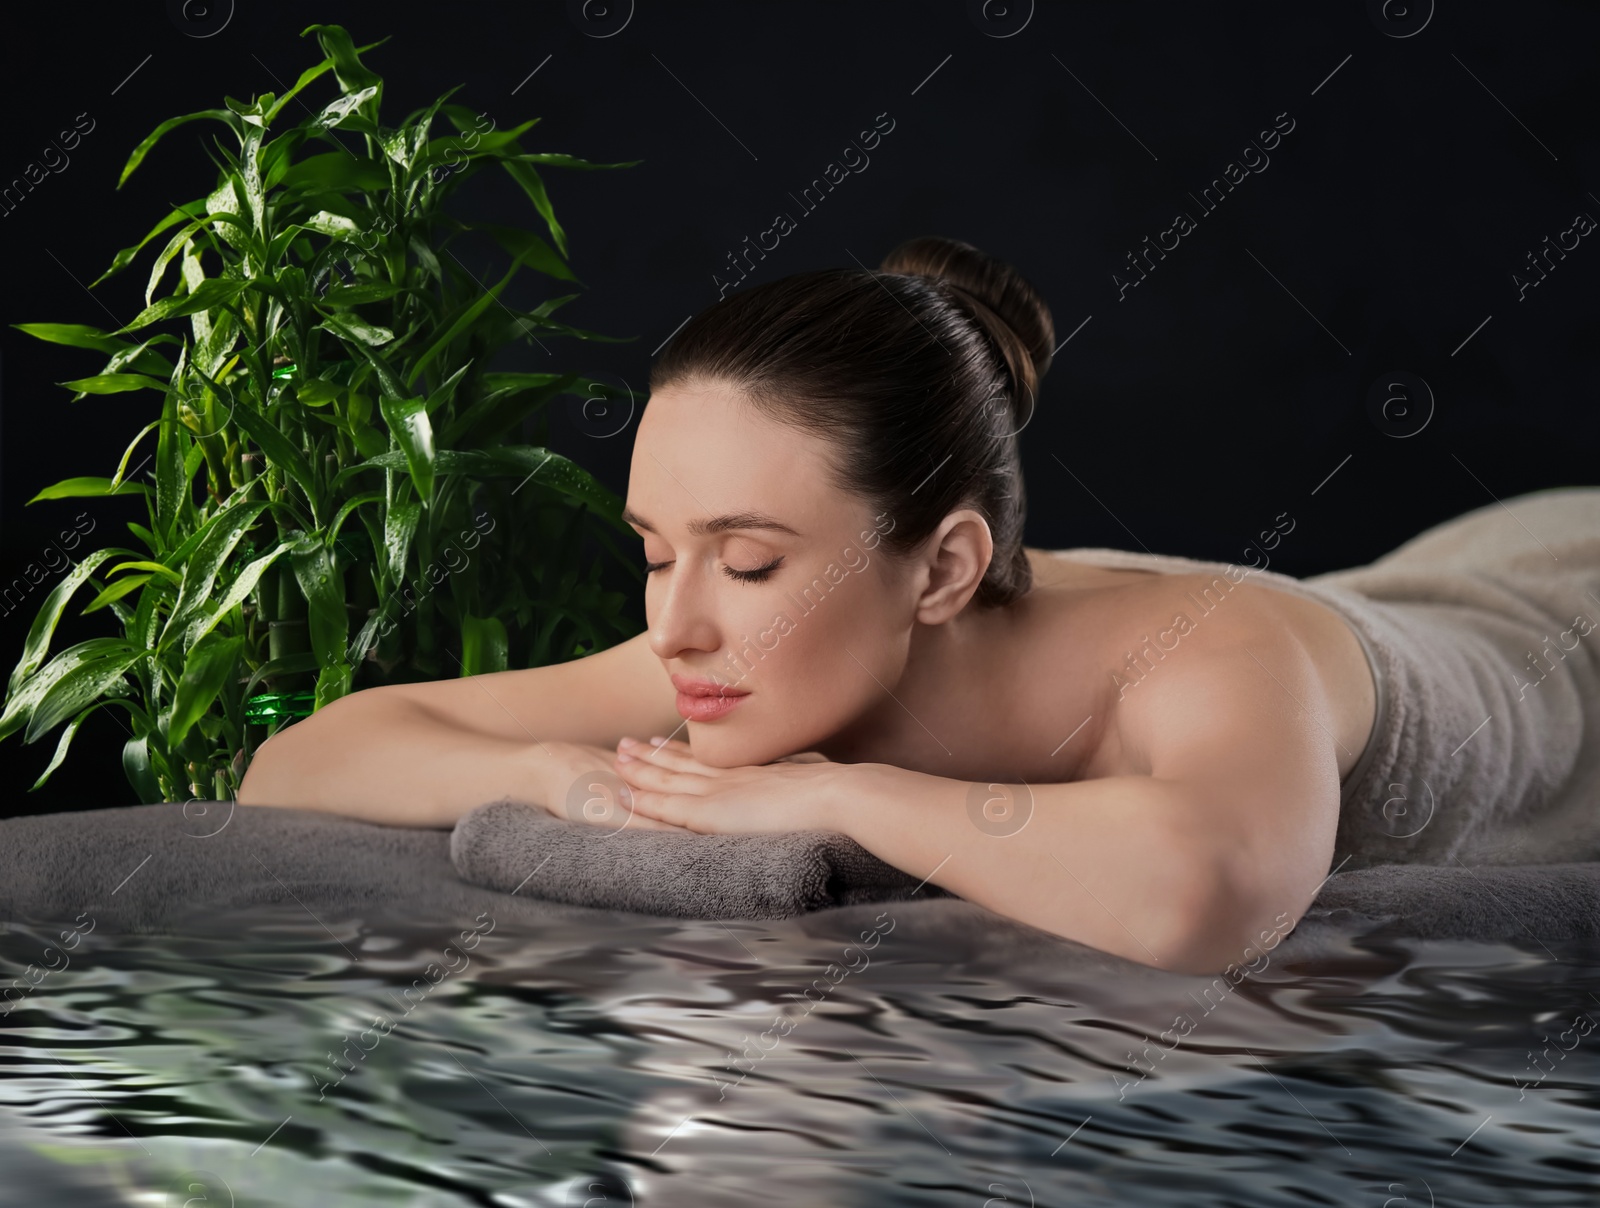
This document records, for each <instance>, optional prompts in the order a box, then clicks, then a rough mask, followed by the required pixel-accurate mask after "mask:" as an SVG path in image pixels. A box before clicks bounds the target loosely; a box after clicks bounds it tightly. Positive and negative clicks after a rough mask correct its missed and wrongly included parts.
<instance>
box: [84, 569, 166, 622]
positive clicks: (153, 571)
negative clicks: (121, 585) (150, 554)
mask: <svg viewBox="0 0 1600 1208" xmlns="http://www.w3.org/2000/svg"><path fill="white" fill-rule="evenodd" d="M124 570H147V571H149V572H150V573H151V574H153V575H160V576H161V577H162V578H164V579H170V580H172V582H173V585H174V586H176V585H179V584H181V583H182V582H183V576H182V575H180V574H179V573H178V572H177V571H175V570H173V569H172V568H171V567H170V566H168V565H167V564H166V563H164V562H147V561H137V562H118V563H117V564H116V565H115V566H113V567H112V568H111V569H110V570H109V571H107V572H106V573H107V574H108V575H114V574H116V573H117V572H118V571H124ZM84 611H85V612H87V611H88V609H84Z"/></svg>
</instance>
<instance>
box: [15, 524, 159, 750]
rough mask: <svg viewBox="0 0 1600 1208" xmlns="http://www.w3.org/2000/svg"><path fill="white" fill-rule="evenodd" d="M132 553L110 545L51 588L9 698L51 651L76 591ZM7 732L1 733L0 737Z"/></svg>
mask: <svg viewBox="0 0 1600 1208" xmlns="http://www.w3.org/2000/svg"><path fill="white" fill-rule="evenodd" d="M131 553H133V551H132V550H127V549H121V548H119V547H116V546H111V547H108V548H106V549H97V550H95V551H94V552H93V553H92V554H87V555H85V556H84V558H83V561H81V562H79V563H78V565H76V566H74V567H73V568H72V569H71V570H70V571H68V572H67V573H66V575H65V577H64V578H62V580H61V582H59V583H57V584H56V585H55V586H54V587H53V588H51V589H50V594H49V595H47V596H46V597H45V598H44V602H43V603H42V604H40V605H39V612H38V615H37V616H35V617H34V619H33V625H32V627H31V628H30V629H29V630H28V638H27V640H26V641H25V642H24V643H23V645H22V657H21V658H20V659H18V660H17V665H16V666H15V667H13V668H12V669H11V680H10V683H9V686H8V688H7V697H8V699H9V697H10V694H11V693H14V692H16V690H17V688H18V687H19V686H20V685H21V683H22V681H23V680H25V679H27V678H28V677H29V676H30V675H32V674H33V673H34V671H35V670H37V669H38V667H39V664H40V663H42V662H43V661H44V656H45V652H46V651H47V650H49V649H50V638H51V635H52V634H54V633H55V631H56V622H57V621H59V620H60V619H61V613H62V610H63V609H65V608H66V606H67V601H68V600H70V599H72V595H73V593H74V592H76V591H77V590H78V588H80V587H82V586H83V584H84V581H85V580H87V579H88V578H89V576H90V575H91V574H93V573H94V570H95V568H96V567H97V566H99V565H100V564H101V563H102V562H104V561H105V560H106V559H107V558H110V557H111V556H113V555H114V554H131ZM3 733H4V731H3V730H0V734H3Z"/></svg>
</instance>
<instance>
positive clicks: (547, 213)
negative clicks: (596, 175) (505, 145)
mask: <svg viewBox="0 0 1600 1208" xmlns="http://www.w3.org/2000/svg"><path fill="white" fill-rule="evenodd" d="M501 162H502V163H503V164H504V165H505V169H506V174H507V175H509V176H510V177H511V179H512V180H514V181H516V182H517V183H518V184H519V185H521V186H522V191H523V192H524V193H526V194H527V195H528V199H529V200H530V201H532V202H533V208H534V209H536V210H538V211H539V214H540V216H541V217H542V218H543V219H544V221H545V225H546V226H548V227H549V228H550V238H551V239H553V240H555V244H556V248H557V249H558V250H559V251H560V252H561V254H562V256H569V255H570V253H569V252H568V251H567V233H566V232H565V231H563V230H562V229H561V224H560V223H559V222H557V221H556V212H555V208H554V207H553V206H552V205H551V204H550V195H549V194H548V193H546V192H545V190H544V181H542V180H540V179H539V173H538V172H537V171H535V170H534V168H533V165H531V164H528V163H525V162H523V161H522V160H515V159H507V160H502V161H501Z"/></svg>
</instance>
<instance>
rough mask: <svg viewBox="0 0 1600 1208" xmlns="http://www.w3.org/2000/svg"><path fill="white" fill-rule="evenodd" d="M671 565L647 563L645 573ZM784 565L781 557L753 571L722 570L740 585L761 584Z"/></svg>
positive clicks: (652, 572)
mask: <svg viewBox="0 0 1600 1208" xmlns="http://www.w3.org/2000/svg"><path fill="white" fill-rule="evenodd" d="M671 565H672V563H671V562H646V563H645V564H644V573H645V574H647V575H650V574H654V573H655V572H656V571H658V570H661V569H662V568H664V567H668V566H671ZM782 565H783V557H782V556H781V555H780V556H779V557H776V558H774V559H773V560H772V561H771V562H769V563H767V564H766V565H765V566H757V567H755V568H753V569H751V570H740V569H738V568H737V567H733V566H724V567H723V568H722V569H723V570H724V571H725V572H726V573H727V575H728V577H729V578H730V579H737V580H738V581H739V582H740V583H760V582H762V581H763V580H765V579H767V578H770V577H771V575H772V572H773V571H775V570H777V569H778V567H780V566H782Z"/></svg>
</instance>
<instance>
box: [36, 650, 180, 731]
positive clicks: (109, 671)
mask: <svg viewBox="0 0 1600 1208" xmlns="http://www.w3.org/2000/svg"><path fill="white" fill-rule="evenodd" d="M148 655H149V651H146V650H136V649H134V648H133V647H132V646H130V645H128V643H127V642H125V641H119V642H118V643H117V646H116V647H107V648H105V649H103V650H101V651H98V652H96V653H95V654H93V655H90V656H89V657H87V658H85V659H84V660H83V661H82V662H81V663H79V664H78V665H77V666H75V667H73V668H72V669H71V670H70V671H68V672H66V674H64V675H62V676H61V678H60V679H58V680H56V681H55V683H53V684H51V685H50V688H49V690H48V691H46V692H45V694H44V696H43V697H41V698H40V700H39V703H38V704H36V705H35V706H34V708H33V715H32V716H31V717H30V718H29V719H28V729H27V731H26V733H24V734H23V736H22V741H23V742H25V743H32V742H37V741H38V740H39V739H41V738H43V737H44V736H45V734H47V733H49V731H51V730H53V729H55V728H56V727H57V726H58V725H60V724H61V723H62V722H64V721H66V720H67V718H69V717H71V716H72V715H73V714H75V713H77V712H78V711H79V710H81V709H83V708H84V707H85V706H86V705H89V704H91V703H92V702H94V701H96V700H98V699H99V698H100V697H102V696H104V695H105V694H106V693H107V692H108V691H111V690H113V689H115V688H116V687H117V685H119V684H122V683H124V682H125V681H124V678H123V677H124V675H125V674H126V673H127V671H128V669H129V668H130V667H132V666H133V665H134V664H135V663H137V662H138V661H139V660H140V659H142V658H146V657H148Z"/></svg>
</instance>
